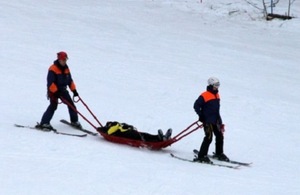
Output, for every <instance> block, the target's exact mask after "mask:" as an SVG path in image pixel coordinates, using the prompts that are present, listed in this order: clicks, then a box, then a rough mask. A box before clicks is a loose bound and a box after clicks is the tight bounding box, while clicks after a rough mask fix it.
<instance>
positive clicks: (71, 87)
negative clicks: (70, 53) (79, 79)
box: [69, 72, 76, 91]
mask: <svg viewBox="0 0 300 195" xmlns="http://www.w3.org/2000/svg"><path fill="white" fill-rule="evenodd" d="M69 75H70V83H69V88H70V90H71V91H75V90H76V85H75V82H74V81H73V78H72V75H71V72H70V73H69Z"/></svg>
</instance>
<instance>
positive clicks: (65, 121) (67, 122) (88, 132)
mask: <svg viewBox="0 0 300 195" xmlns="http://www.w3.org/2000/svg"><path fill="white" fill-rule="evenodd" d="M60 122H62V123H64V124H66V125H69V126H70V127H73V128H74V129H76V130H78V131H82V132H84V133H87V134H89V135H93V136H96V135H98V133H94V132H92V131H89V130H86V129H83V128H77V127H75V126H73V125H72V124H71V123H70V122H69V121H67V120H65V119H61V120H60Z"/></svg>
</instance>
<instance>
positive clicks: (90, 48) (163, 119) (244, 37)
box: [0, 0, 300, 195]
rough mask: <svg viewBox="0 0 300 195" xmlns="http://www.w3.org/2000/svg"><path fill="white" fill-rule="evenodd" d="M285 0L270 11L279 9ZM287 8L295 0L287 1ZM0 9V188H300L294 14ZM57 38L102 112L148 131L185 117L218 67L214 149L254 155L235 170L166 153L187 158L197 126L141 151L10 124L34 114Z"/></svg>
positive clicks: (174, 6)
mask: <svg viewBox="0 0 300 195" xmlns="http://www.w3.org/2000/svg"><path fill="white" fill-rule="evenodd" d="M253 2H255V3H257V5H259V3H260V1H253ZM286 4H287V1H281V2H280V4H278V6H277V7H276V8H275V12H276V11H278V12H279V13H280V14H284V13H285V12H286V11H285V10H287V5H286ZM259 6H260V5H259ZM299 11H300V3H299V2H297V1H296V2H294V4H293V5H292V10H291V13H292V15H293V16H296V17H299ZM0 13H1V17H0V28H1V36H0V43H1V44H0V48H1V52H0V64H1V75H2V77H1V78H2V81H1V84H0V89H1V96H0V98H1V99H0V101H1V104H0V109H1V111H2V115H1V118H0V138H1V141H0V147H1V153H0V176H1V177H0V194H30V195H31V194H44V195H46V194H178V195H179V194H204V193H207V194H299V193H300V187H299V185H298V183H299V182H300V179H299V178H300V177H299V173H298V172H299V171H298V170H299V168H298V167H299V166H298V164H299V163H298V162H299V160H300V156H299V151H300V143H299V136H300V132H299V131H298V130H297V129H298V121H299V110H300V104H299V95H300V93H299V92H298V89H299V88H300V79H299V75H300V74H299V73H300V68H299V57H298V56H299V53H300V41H299V30H300V25H299V23H300V21H299V18H295V19H293V20H290V21H279V20H273V21H269V22H267V21H265V20H264V19H263V18H262V13H261V12H260V10H258V9H256V8H254V7H252V6H250V5H249V4H248V3H247V2H246V1H240V0H239V1H237V0H223V1H222V2H220V1H217V0H210V1H206V0H203V2H202V3H200V1H194V0H185V1H182V0H166V1H157V0H152V1H150V0H139V1H137V0H130V1H129V0H123V1H115V0H112V1H92V0H88V1H84V2H83V1H78V0H73V1H70V0H64V1H50V0H45V1H37V0H32V1H30V2H28V1H24V0H18V1H17V0H10V1H6V2H4V1H2V2H0ZM61 50H64V51H67V52H68V54H69V61H68V64H69V66H70V68H71V71H72V75H73V78H74V80H75V82H76V84H77V88H78V92H79V94H80V96H81V97H82V98H83V100H84V101H85V102H86V103H87V104H88V105H89V107H90V108H91V109H92V111H93V112H94V114H95V115H96V116H97V117H98V119H99V120H100V121H101V122H102V123H106V121H109V120H117V121H120V122H127V123H129V124H132V125H134V126H136V127H137V128H138V129H139V130H141V131H146V132H149V133H153V134H156V133H157V129H158V128H162V129H163V130H166V129H167V128H169V127H172V128H173V133H174V135H175V134H177V133H179V132H180V131H181V130H183V129H184V128H186V127H187V126H188V125H190V124H191V123H192V122H194V121H195V120H197V116H196V114H195V113H194V111H193V108H192V107H193V103H194V101H195V99H196V98H197V97H198V95H199V94H200V92H202V91H203V90H205V88H206V80H207V79H208V77H210V76H217V77H218V78H219V79H220V80H221V87H220V95H221V98H222V101H221V104H222V107H221V113H222V116H223V121H224V123H225V124H226V134H225V152H226V154H227V155H228V156H229V157H230V158H232V159H235V160H240V161H246V162H247V161H251V162H253V163H254V164H253V166H252V167H251V168H242V169H241V170H238V171H236V170H230V169H225V168H217V167H210V166H207V165H201V164H192V163H187V162H183V161H179V160H175V159H172V158H171V157H170V155H169V153H170V152H172V153H175V154H177V155H180V156H182V157H187V158H193V155H192V152H191V151H192V149H194V148H199V146H200V144H201V142H202V139H203V132H202V130H199V131H196V132H195V133H193V134H191V135H190V136H188V137H186V138H184V139H183V140H181V141H180V142H178V143H176V144H174V145H172V146H171V147H168V148H166V149H164V150H162V151H149V150H146V149H137V148H132V147H129V146H124V145H117V144H113V143H109V142H107V141H105V140H104V139H102V138H101V137H92V136H88V137H86V138H75V137H68V136H60V135H55V134H52V133H43V132H39V131H34V130H29V129H20V128H15V127H13V124H14V123H19V124H25V125H34V124H35V123H36V122H38V121H39V120H40V118H41V115H42V114H43V112H44V111H45V109H46V107H47V106H48V101H47V100H46V97H45V93H46V87H45V85H46V74H47V69H48V67H49V66H50V65H51V63H52V62H53V60H54V59H55V57H56V56H55V54H56V52H58V51H61ZM77 106H78V109H79V110H80V111H81V112H82V113H83V114H84V115H85V116H87V117H89V119H91V121H92V122H94V121H93V118H92V117H91V116H90V115H89V114H88V112H87V111H86V109H85V108H84V106H83V105H81V104H78V105H77ZM61 118H66V119H68V114H67V109H66V107H65V106H63V105H60V106H59V109H58V110H57V112H56V114H55V116H54V118H53V120H52V125H53V126H55V127H56V128H57V129H59V130H61V131H63V132H66V133H74V131H73V130H72V129H70V128H69V127H66V126H64V125H63V124H61V123H59V119H61ZM81 122H82V124H83V125H84V126H85V127H87V128H89V129H90V130H93V128H92V127H91V126H89V124H88V123H86V122H85V121H84V120H83V119H81ZM95 124H96V123H95ZM213 151H214V144H213V143H212V144H211V147H210V152H213Z"/></svg>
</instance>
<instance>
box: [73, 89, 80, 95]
mask: <svg viewBox="0 0 300 195" xmlns="http://www.w3.org/2000/svg"><path fill="white" fill-rule="evenodd" d="M78 96H79V94H78V92H77V90H76V89H75V90H74V91H73V97H78Z"/></svg>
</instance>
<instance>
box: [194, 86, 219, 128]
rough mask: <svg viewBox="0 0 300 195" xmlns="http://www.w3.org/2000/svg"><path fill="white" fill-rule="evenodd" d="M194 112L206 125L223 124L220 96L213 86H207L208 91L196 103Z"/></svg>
mask: <svg viewBox="0 0 300 195" xmlns="http://www.w3.org/2000/svg"><path fill="white" fill-rule="evenodd" d="M194 110H195V112H196V113H197V114H198V116H199V119H200V121H201V122H203V123H204V124H222V118H221V115H220V95H219V93H218V90H213V89H212V87H211V86H207V90H206V91H205V92H203V93H202V94H201V95H200V96H199V97H198V99H197V100H196V101H195V103H194Z"/></svg>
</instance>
